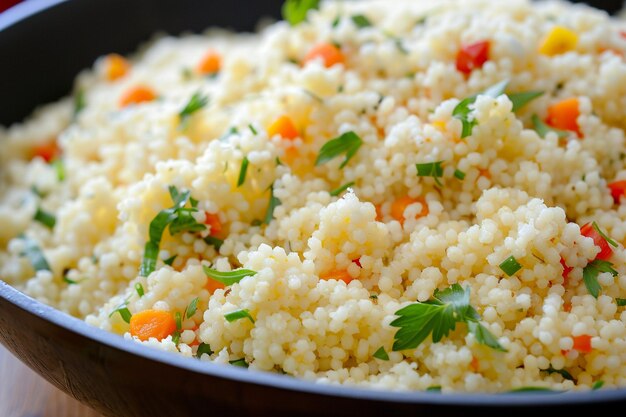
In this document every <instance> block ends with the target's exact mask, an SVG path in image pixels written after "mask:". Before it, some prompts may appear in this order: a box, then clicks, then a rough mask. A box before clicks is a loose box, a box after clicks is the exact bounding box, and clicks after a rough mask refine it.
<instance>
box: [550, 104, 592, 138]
mask: <svg viewBox="0 0 626 417" xmlns="http://www.w3.org/2000/svg"><path fill="white" fill-rule="evenodd" d="M578 116H580V108H579V103H578V99H577V98H575V97H573V98H568V99H565V100H561V101H559V102H558V103H554V104H552V105H551V106H550V107H548V117H547V119H546V122H547V123H548V124H549V125H550V126H552V127H554V128H556V129H561V130H571V131H572V132H576V135H578V137H579V138H580V137H582V136H583V135H582V132H581V131H580V127H579V126H578Z"/></svg>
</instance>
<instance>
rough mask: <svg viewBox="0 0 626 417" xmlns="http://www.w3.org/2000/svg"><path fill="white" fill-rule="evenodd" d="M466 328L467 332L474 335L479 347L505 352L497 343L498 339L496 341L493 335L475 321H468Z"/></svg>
mask: <svg viewBox="0 0 626 417" xmlns="http://www.w3.org/2000/svg"><path fill="white" fill-rule="evenodd" d="M467 328H468V330H469V332H470V333H472V334H473V335H474V337H475V338H476V341H477V342H478V343H480V344H481V345H485V346H489V347H490V348H492V349H494V350H498V351H500V352H506V349H505V348H503V347H502V345H501V344H500V343H498V339H496V337H495V336H494V335H493V333H491V332H490V331H489V330H487V328H486V327H485V326H483V325H482V324H480V323H478V322H477V321H468V322H467Z"/></svg>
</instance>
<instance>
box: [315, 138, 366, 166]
mask: <svg viewBox="0 0 626 417" xmlns="http://www.w3.org/2000/svg"><path fill="white" fill-rule="evenodd" d="M361 145H363V140H362V139H361V138H360V137H359V135H357V134H356V133H354V132H353V131H350V132H346V133H344V134H342V135H340V136H338V137H336V138H334V139H331V140H329V141H328V142H326V143H325V144H324V146H322V148H321V149H320V153H319V155H318V156H317V159H316V160H315V166H320V165H322V164H325V163H326V162H328V161H330V160H332V159H334V158H336V157H337V156H339V155H341V154H344V153H345V154H346V158H345V159H344V161H343V162H342V163H341V165H339V169H342V168H343V167H344V166H346V164H347V163H348V161H350V159H352V157H353V156H354V155H356V153H357V151H358V150H359V148H360V147H361Z"/></svg>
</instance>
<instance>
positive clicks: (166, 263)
mask: <svg viewBox="0 0 626 417" xmlns="http://www.w3.org/2000/svg"><path fill="white" fill-rule="evenodd" d="M176 258H178V255H174V256H170V257H169V258H167V259H166V260H164V261H163V263H164V264H165V265H167V266H172V265H174V261H175V260H176Z"/></svg>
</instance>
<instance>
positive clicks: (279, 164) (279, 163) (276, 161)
mask: <svg viewBox="0 0 626 417" xmlns="http://www.w3.org/2000/svg"><path fill="white" fill-rule="evenodd" d="M274 162H275V163H276V166H277V167H279V166H281V165H282V164H283V163H282V162H280V158H279V157H276V160H275V161H274Z"/></svg>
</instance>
